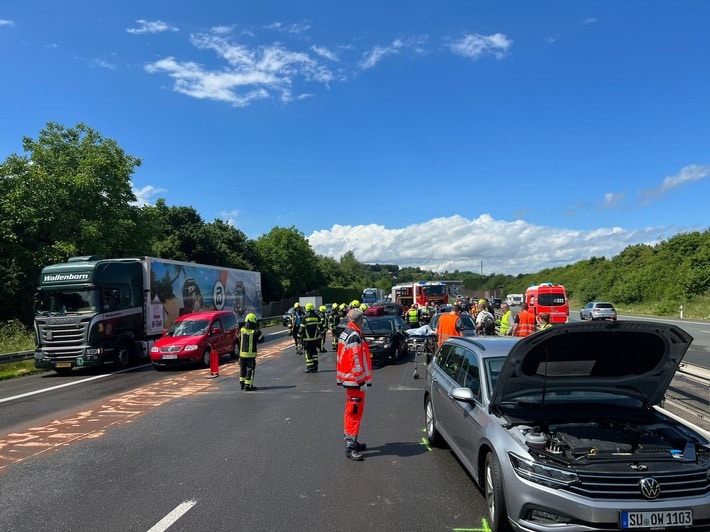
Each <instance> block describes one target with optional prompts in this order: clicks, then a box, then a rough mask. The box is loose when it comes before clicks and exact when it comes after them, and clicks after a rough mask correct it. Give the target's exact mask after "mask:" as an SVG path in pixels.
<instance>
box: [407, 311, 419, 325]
mask: <svg viewBox="0 0 710 532" xmlns="http://www.w3.org/2000/svg"><path fill="white" fill-rule="evenodd" d="M407 320H408V321H409V323H417V322H418V321H419V311H418V310H417V309H415V308H410V309H409V310H408V311H407Z"/></svg>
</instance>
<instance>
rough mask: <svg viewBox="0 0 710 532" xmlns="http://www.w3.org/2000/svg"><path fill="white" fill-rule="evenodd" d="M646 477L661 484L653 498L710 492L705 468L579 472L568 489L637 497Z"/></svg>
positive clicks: (609, 496)
mask: <svg viewBox="0 0 710 532" xmlns="http://www.w3.org/2000/svg"><path fill="white" fill-rule="evenodd" d="M647 477H653V478H655V479H656V480H657V481H658V482H659V483H660V485H661V493H660V495H659V497H658V499H656V500H664V499H675V498H679V497H698V496H702V495H705V494H707V493H709V492H710V479H708V473H707V471H706V470H705V469H695V470H693V471H679V472H673V473H653V474H646V475H638V474H634V475H610V474H603V475H601V474H600V475H595V474H593V473H592V474H590V473H579V480H580V482H579V483H578V484H575V485H572V486H570V487H569V488H568V490H569V491H571V492H573V493H576V494H578V495H582V496H584V497H590V498H594V499H627V500H632V499H640V498H642V495H641V489H640V485H641V480H642V479H644V478H647Z"/></svg>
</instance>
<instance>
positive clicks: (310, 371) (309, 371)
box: [303, 367, 315, 373]
mask: <svg viewBox="0 0 710 532" xmlns="http://www.w3.org/2000/svg"><path fill="white" fill-rule="evenodd" d="M303 373H315V371H313V368H312V367H310V368H306V369H304V370H303Z"/></svg>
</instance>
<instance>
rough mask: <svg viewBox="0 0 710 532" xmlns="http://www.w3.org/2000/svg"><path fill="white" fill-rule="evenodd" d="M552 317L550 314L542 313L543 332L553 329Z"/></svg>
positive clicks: (541, 326)
mask: <svg viewBox="0 0 710 532" xmlns="http://www.w3.org/2000/svg"><path fill="white" fill-rule="evenodd" d="M550 320H551V317H550V313H549V312H541V313H540V329H539V330H541V331H544V330H545V329H549V328H551V327H552V323H551V322H550Z"/></svg>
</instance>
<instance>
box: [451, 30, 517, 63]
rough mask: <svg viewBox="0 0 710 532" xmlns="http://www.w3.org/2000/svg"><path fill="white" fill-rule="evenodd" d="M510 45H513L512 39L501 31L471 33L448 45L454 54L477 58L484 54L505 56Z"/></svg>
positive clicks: (496, 56) (499, 57)
mask: <svg viewBox="0 0 710 532" xmlns="http://www.w3.org/2000/svg"><path fill="white" fill-rule="evenodd" d="M511 46H513V41H512V40H510V39H509V38H508V37H507V36H505V35H503V34H502V33H494V34H493V35H480V34H478V33H472V34H469V35H466V36H464V37H463V38H461V39H459V40H457V41H454V42H452V43H451V44H450V45H449V47H450V49H451V51H452V52H454V53H455V54H458V55H461V56H463V57H468V58H471V59H478V58H479V57H481V56H484V55H492V56H494V57H495V58H497V59H501V58H503V57H505V56H506V54H507V53H508V50H509V49H510V47H511Z"/></svg>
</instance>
